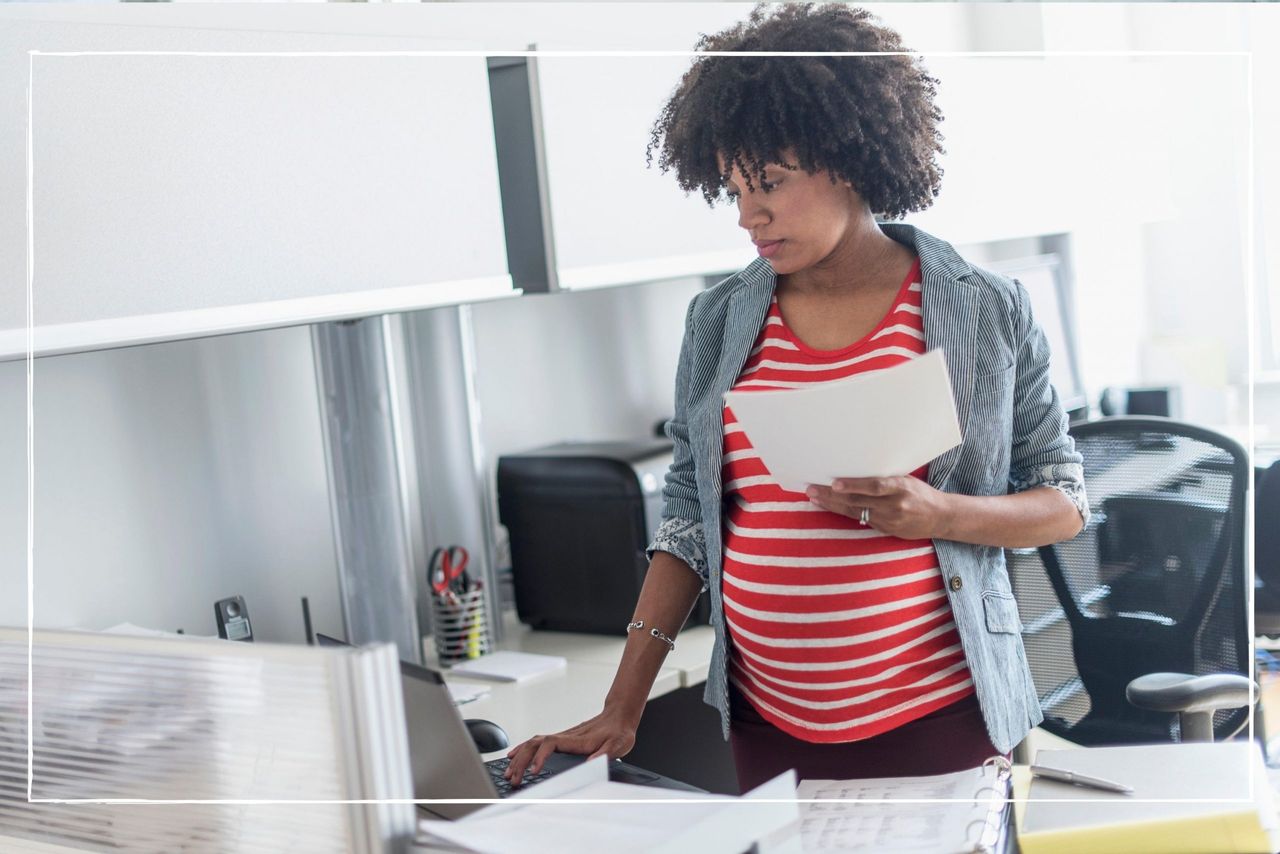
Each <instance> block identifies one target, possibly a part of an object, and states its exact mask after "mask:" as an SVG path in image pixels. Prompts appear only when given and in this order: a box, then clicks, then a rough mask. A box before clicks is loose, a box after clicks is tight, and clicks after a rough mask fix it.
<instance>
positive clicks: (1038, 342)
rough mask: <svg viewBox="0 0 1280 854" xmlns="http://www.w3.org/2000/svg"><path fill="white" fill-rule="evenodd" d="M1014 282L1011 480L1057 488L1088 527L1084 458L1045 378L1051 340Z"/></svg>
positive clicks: (1017, 488) (1018, 488) (1019, 485)
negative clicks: (1015, 293)
mask: <svg viewBox="0 0 1280 854" xmlns="http://www.w3.org/2000/svg"><path fill="white" fill-rule="evenodd" d="M1014 283H1015V285H1016V286H1017V288H1016V292H1017V306H1016V316H1015V319H1014V320H1015V326H1014V330H1015V340H1016V341H1017V342H1018V345H1017V350H1016V353H1017V365H1016V371H1017V374H1016V377H1017V378H1016V380H1015V385H1014V397H1013V444H1012V449H1011V453H1010V458H1009V484H1010V487H1011V488H1012V490H1013V491H1014V492H1022V491H1024V490H1027V489H1033V488H1035V487H1039V486H1048V487H1051V488H1053V489H1056V490H1058V491H1059V492H1061V493H1062V494H1063V495H1065V496H1067V498H1069V499H1070V500H1071V503H1072V504H1074V505H1075V507H1076V510H1078V511H1079V512H1080V518H1081V519H1082V520H1083V522H1084V524H1086V525H1087V524H1088V523H1089V499H1088V497H1087V496H1086V495H1085V488H1084V467H1083V465H1082V463H1083V457H1081V456H1080V454H1079V452H1078V451H1076V448H1075V442H1074V441H1073V440H1072V438H1071V436H1070V435H1069V434H1068V433H1067V414H1066V412H1065V411H1064V410H1063V408H1062V402H1061V401H1060V400H1059V399H1058V393H1057V391H1056V390H1055V389H1054V387H1053V384H1052V383H1051V382H1050V381H1049V342H1048V341H1047V340H1046V339H1045V335H1044V331H1043V330H1042V329H1041V328H1040V326H1039V325H1038V324H1037V323H1036V322H1035V318H1034V317H1033V316H1032V313H1031V300H1030V298H1029V297H1028V295H1027V290H1026V288H1025V287H1023V286H1022V283H1021V282H1018V281H1017V280H1015V281H1014Z"/></svg>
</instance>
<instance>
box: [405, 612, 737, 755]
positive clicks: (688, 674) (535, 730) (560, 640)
mask: <svg viewBox="0 0 1280 854" xmlns="http://www.w3.org/2000/svg"><path fill="white" fill-rule="evenodd" d="M504 628H505V629H506V633H505V638H504V640H503V642H502V643H501V644H499V648H500V649H511V650H518V651H521V652H533V653H539V654H542V655H559V656H563V657H564V658H565V659H566V660H567V661H568V662H569V665H568V667H566V668H565V669H564V670H562V671H558V672H556V673H548V674H545V675H543V676H537V677H534V678H533V679H530V680H528V681H526V682H518V683H517V682H494V681H491V680H487V679H474V678H469V677H466V676H463V675H461V674H454V673H451V672H450V671H448V670H445V671H444V677H445V680H446V681H448V682H459V683H465V684H471V685H475V684H483V685H486V686H487V687H488V688H489V693H488V694H487V695H486V696H484V697H481V698H480V699H478V700H473V701H472V702H470V703H464V704H463V705H461V706H459V707H458V712H459V713H460V714H461V715H462V716H463V717H464V718H484V719H486V720H491V721H493V722H494V723H496V724H498V725H499V726H501V727H502V728H503V729H505V730H506V731H507V736H508V738H509V739H510V741H511V743H512V744H513V745H515V744H519V743H520V742H522V741H524V740H526V739H528V738H531V737H533V736H535V735H544V734H546V733H551V732H559V731H560V730H562V729H565V728H567V727H571V726H573V725H574V724H577V723H581V722H582V721H584V720H586V719H587V718H589V717H591V716H592V715H594V714H596V713H597V712H599V711H600V709H601V708H602V706H603V704H604V698H605V694H607V693H608V692H609V686H610V685H611V684H613V677H614V674H615V673H616V672H617V669H618V662H619V661H620V660H621V658H622V649H623V647H624V646H625V645H626V638H624V637H622V636H618V637H611V636H608V635H591V634H578V633H574V632H540V631H533V630H532V629H530V628H529V627H528V626H525V625H523V624H521V623H520V622H519V621H518V620H517V619H516V617H515V615H514V614H511V615H508V618H507V620H506V622H505V624H504ZM714 641H715V635H714V632H713V631H712V629H711V627H710V626H693V627H690V628H687V629H685V630H684V631H682V632H681V633H680V634H679V636H678V637H677V638H676V648H675V649H674V650H673V651H672V652H671V653H670V654H669V655H668V656H667V660H666V662H665V663H664V664H663V666H662V669H661V670H659V671H658V677H657V679H655V680H654V684H653V689H652V690H651V691H650V692H649V699H650V700H652V699H653V698H655V697H661V696H662V695H663V694H667V693H670V692H672V691H675V690H677V689H679V688H687V687H690V686H692V685H698V684H701V683H703V682H705V681H706V679H707V671H708V669H709V667H710V662H711V647H712V644H713V643H714ZM429 643H430V638H428V639H427V644H428V646H429ZM425 651H426V652H427V653H428V658H431V657H432V656H430V652H431V650H430V649H427V650H425ZM505 752H506V751H500V752H498V753H494V754H489V755H487V756H486V757H485V758H487V759H488V758H493V757H494V756H501V755H503V754H505Z"/></svg>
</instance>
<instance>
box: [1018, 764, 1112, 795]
mask: <svg viewBox="0 0 1280 854" xmlns="http://www.w3.org/2000/svg"><path fill="white" fill-rule="evenodd" d="M1031 776H1033V777H1044V778H1046V779H1048V780H1058V781H1060V782H1063V783H1071V784H1073V785H1076V786H1084V787H1086V788H1089V789H1102V790H1104V791H1107V792H1119V793H1120V794H1122V795H1131V794H1133V787H1132V786H1126V785H1125V784H1124V783H1114V782H1112V781H1111V780H1103V779H1102V778H1101V777H1090V776H1089V775H1088V774H1077V773H1075V772H1074V771H1063V770H1062V769H1061V768H1046V767H1045V766H1043V765H1032V766H1031Z"/></svg>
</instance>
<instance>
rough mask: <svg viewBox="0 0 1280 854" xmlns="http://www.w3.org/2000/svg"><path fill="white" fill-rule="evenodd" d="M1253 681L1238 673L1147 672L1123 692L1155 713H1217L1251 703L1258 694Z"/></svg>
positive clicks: (1132, 700)
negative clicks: (1195, 674)
mask: <svg viewBox="0 0 1280 854" xmlns="http://www.w3.org/2000/svg"><path fill="white" fill-rule="evenodd" d="M1257 690H1258V689H1257V686H1256V685H1254V683H1253V680H1252V679H1250V678H1249V677H1247V676H1241V675H1240V674H1238V673H1210V674H1208V675H1206V676H1192V675H1191V674H1189V673H1148V674H1147V675H1146V676H1139V677H1138V678H1137V679H1134V680H1133V681H1132V682H1130V683H1129V685H1128V687H1126V688H1125V691H1124V694H1125V696H1126V697H1128V698H1129V702H1130V703H1133V705H1135V706H1137V707H1138V708H1140V709H1150V710H1151V711H1156V712H1216V711H1217V710H1219V709H1238V708H1240V707H1241V706H1248V705H1249V704H1250V703H1252V702H1253V698H1254V697H1256V696H1257Z"/></svg>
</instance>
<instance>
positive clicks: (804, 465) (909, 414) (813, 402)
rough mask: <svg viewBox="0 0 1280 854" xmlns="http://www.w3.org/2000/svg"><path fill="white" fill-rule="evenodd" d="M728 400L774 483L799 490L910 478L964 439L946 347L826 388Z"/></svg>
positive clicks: (734, 394)
mask: <svg viewBox="0 0 1280 854" xmlns="http://www.w3.org/2000/svg"><path fill="white" fill-rule="evenodd" d="M724 397H725V402H726V403H728V404H729V408H730V409H732V410H733V415H734V417H735V418H737V420H738V423H740V424H741V425H742V429H743V431H744V432H745V433H746V435H747V439H748V440H749V441H750V442H751V446H752V447H753V448H754V449H755V450H756V452H757V453H758V454H759V455H760V459H761V461H762V462H763V463H764V466H765V468H767V469H768V470H769V474H770V475H771V476H772V477H773V479H774V481H776V482H777V483H778V485H779V486H781V487H782V488H783V489H786V490H788V491H792V492H803V491H804V490H805V487H806V486H808V485H809V484H811V483H816V484H821V485H823V486H826V485H828V484H830V483H831V481H832V480H834V479H836V478H839V477H890V476H895V475H905V474H910V473H911V472H913V471H915V470H916V469H918V468H919V467H920V466H922V465H924V464H925V463H927V462H929V461H930V460H932V459H933V458H934V457H936V456H938V455H939V454H941V453H942V452H944V451H946V450H948V449H950V448H953V447H955V446H956V445H958V444H960V439H961V436H960V425H959V422H958V421H957V420H956V407H955V401H954V399H953V397H952V394H951V381H950V380H949V379H948V377H947V364H946V360H945V359H944V357H943V354H942V351H941V350H930V351H928V352H927V353H924V354H923V355H920V356H918V357H916V358H914V359H911V360H910V361H907V362H903V363H901V364H899V365H895V366H893V367H892V368H885V369H884V370H881V371H873V372H871V373H866V374H858V375H856V376H852V377H847V378H845V379H842V380H833V381H832V382H828V383H822V384H820V385H814V386H807V387H805V388H799V389H788V390H782V391H772V390H767V391H731V392H727V393H726V394H725V396H724Z"/></svg>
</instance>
